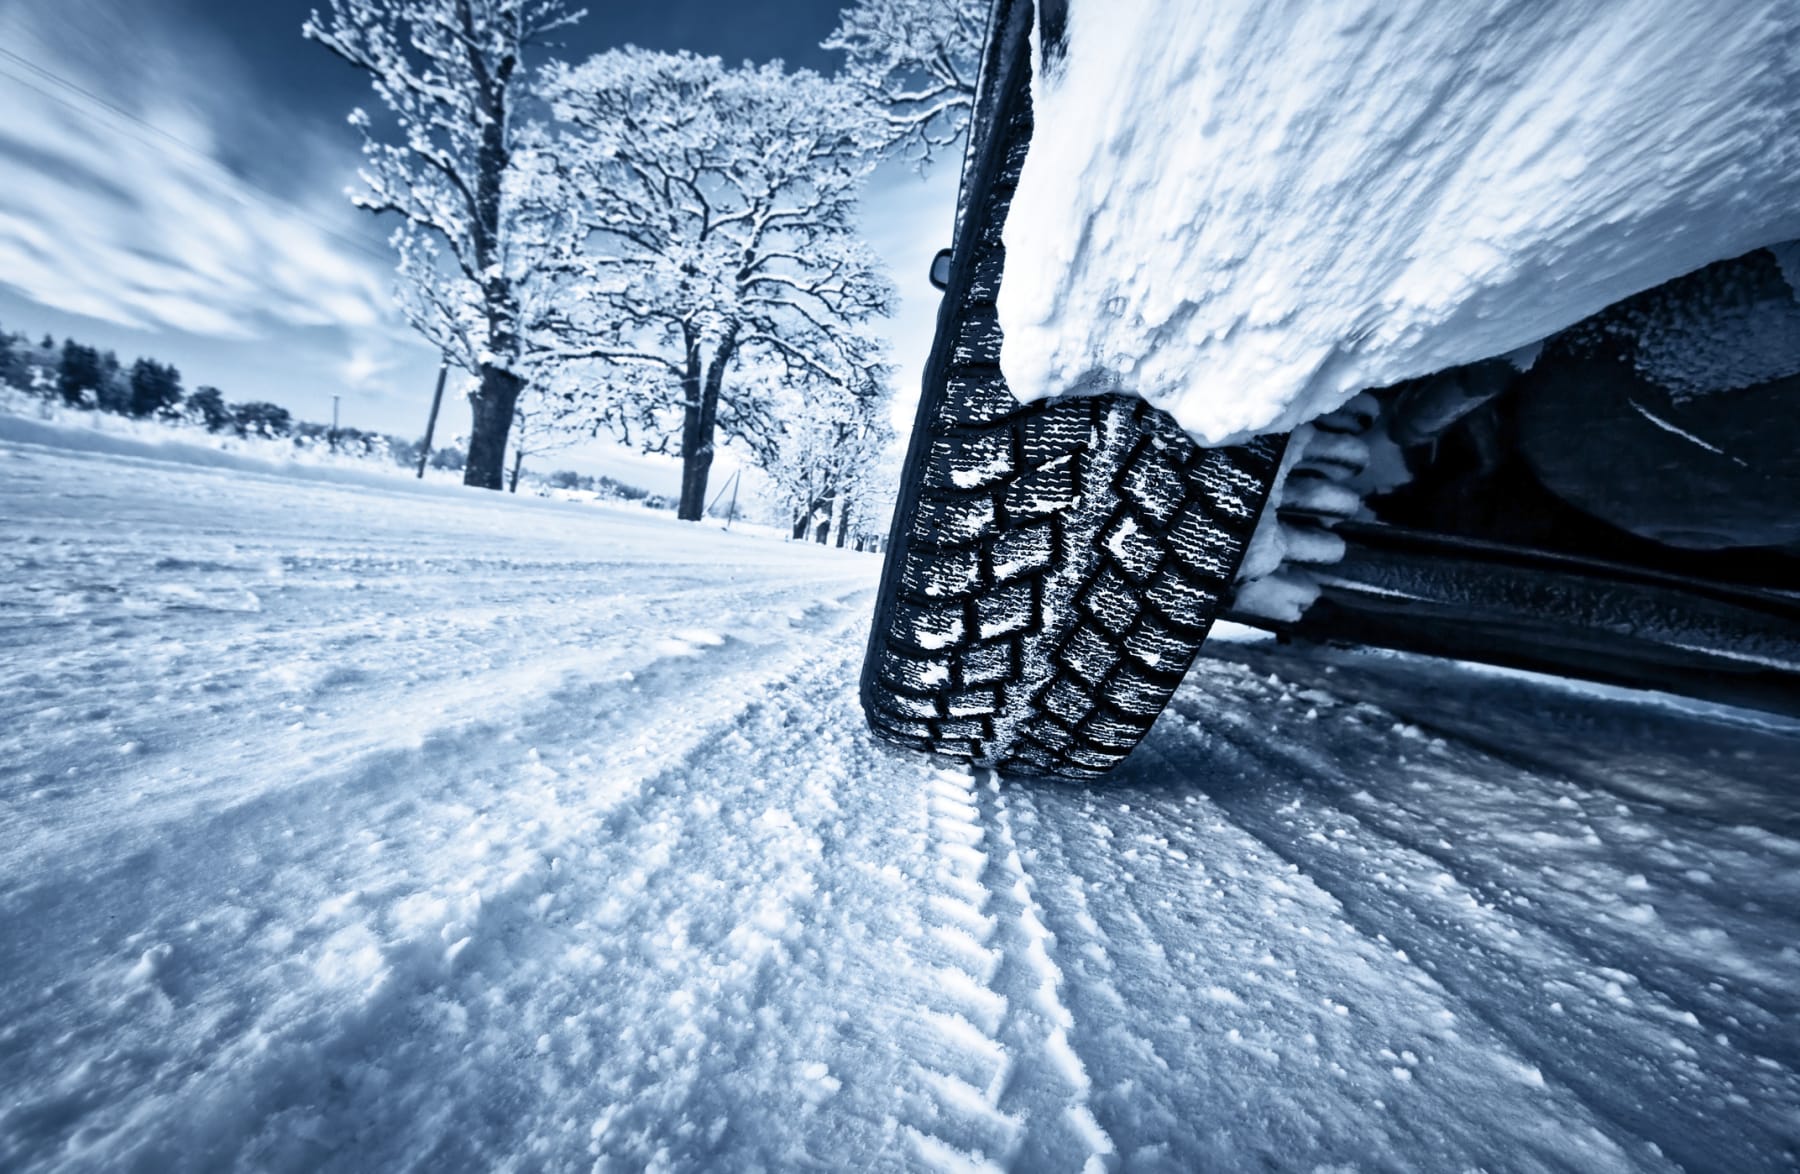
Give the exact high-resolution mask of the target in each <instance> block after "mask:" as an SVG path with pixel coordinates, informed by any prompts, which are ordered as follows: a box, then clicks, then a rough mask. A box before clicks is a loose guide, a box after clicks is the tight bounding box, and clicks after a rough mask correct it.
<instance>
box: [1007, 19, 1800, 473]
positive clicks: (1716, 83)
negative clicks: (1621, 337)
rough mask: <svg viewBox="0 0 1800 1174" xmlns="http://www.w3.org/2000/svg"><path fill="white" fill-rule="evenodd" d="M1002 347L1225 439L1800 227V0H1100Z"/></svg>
mask: <svg viewBox="0 0 1800 1174" xmlns="http://www.w3.org/2000/svg"><path fill="white" fill-rule="evenodd" d="M1069 9H1070V12H1069V18H1068V30H1067V52H1066V54H1065V55H1064V56H1063V57H1062V59H1061V64H1053V65H1052V66H1051V67H1049V68H1048V69H1046V70H1043V71H1041V73H1040V75H1039V76H1037V77H1035V78H1034V79H1033V87H1034V89H1033V102H1034V106H1035V112H1036V125H1037V127H1038V130H1037V132H1036V134H1035V135H1034V138H1033V141H1032V145H1031V152H1030V154H1029V156H1028V157H1027V159H1026V161H1025V169H1024V173H1023V175H1022V176H1021V179H1020V184H1019V190H1018V194H1017V197H1016V198H1015V199H1014V201H1013V203H1012V206H1011V211H1010V213H1009V217H1008V221H1007V225H1006V234H1005V236H1006V246H1007V263H1006V264H1007V268H1006V278H1005V281H1004V283H1003V285H1002V287H1001V290H1000V296H999V307H1000V320H1001V325H1002V327H1003V328H1004V331H1005V338H1006V341H1005V346H1004V351H1003V355H1002V363H1003V366H1004V367H1005V370H1006V375H1007V380H1008V382H1009V384H1010V385H1011V387H1012V388H1013V390H1014V391H1015V393H1017V394H1019V395H1020V396H1021V397H1022V398H1025V399H1035V398H1039V397H1043V396H1049V395H1056V394H1062V393H1065V392H1071V391H1113V390H1125V391H1129V392H1133V393H1136V394H1138V395H1141V396H1143V397H1144V398H1146V399H1148V400H1150V401H1151V402H1153V403H1156V404H1158V405H1159V406H1161V407H1163V408H1165V409H1167V410H1168V411H1169V412H1170V413H1171V414H1172V415H1173V416H1174V417H1175V418H1176V419H1177V420H1178V421H1180V423H1181V424H1182V426H1183V427H1185V428H1186V429H1187V430H1188V431H1189V432H1190V433H1191V434H1193V435H1194V437H1195V438H1196V439H1197V440H1199V441H1200V442H1201V443H1205V444H1222V443H1227V442H1229V441H1232V440H1235V439H1241V438H1243V437H1246V436H1249V435H1253V434H1257V433H1262V432H1269V431H1286V430H1289V429H1291V428H1293V427H1295V426H1296V425H1298V424H1300V423H1303V422H1305V421H1306V420H1309V419H1312V418H1314V417H1316V416H1318V415H1320V414H1322V413H1324V412H1327V411H1330V410H1331V409H1333V408H1335V407H1336V406H1338V405H1339V404H1341V403H1343V402H1344V401H1345V400H1347V399H1348V398H1349V397H1350V396H1352V395H1354V394H1355V393H1356V392H1357V391H1358V390H1359V389H1362V388H1368V387H1382V386H1387V385H1389V384H1392V383H1395V382H1398V381H1400V380H1402V379H1408V378H1413V377H1417V376H1421V375H1426V374H1430V373H1431V372H1433V371H1438V370H1441V369H1443V368H1445V367H1449V366H1453V365H1456V364H1460V363H1467V362H1473V361H1475V360H1478V359H1483V358H1489V357H1493V356H1498V355H1504V354H1507V353H1508V352H1512V351H1514V350H1516V349H1517V348H1520V347H1522V346H1525V345H1527V344H1530V343H1532V342H1533V341H1534V340H1537V339H1541V338H1543V337H1545V336H1547V335H1549V334H1551V333H1553V332H1555V331H1557V330H1559V329H1562V328H1564V327H1567V326H1570V325H1572V324H1574V323H1575V322H1577V321H1579V320H1580V319H1582V318H1584V317H1586V316H1587V315H1589V314H1592V313H1594V312H1595V311H1597V310H1600V309H1601V308H1603V307H1605V306H1607V305H1609V304H1611V303H1612V302H1614V301H1617V300H1618V299H1620V298H1623V297H1626V296H1628V295H1631V294H1634V293H1637V292H1639V291H1642V290H1645V289H1648V288H1650V287H1652V286H1655V285H1657V284H1659V283H1661V282H1663V281H1667V280H1669V279H1671V278H1674V277H1677V276H1680V275H1681V274H1684V273H1687V272H1691V271H1692V270H1694V269H1697V268H1699V267H1701V266H1702V265H1705V264H1708V263H1710V262H1713V261H1719V260H1723V259H1725V258H1728V257H1735V256H1738V255H1740V254H1742V253H1745V252H1748V251H1749V250H1751V249H1755V248H1759V247H1763V246H1767V245H1773V244H1777V243H1779V242H1783V241H1788V240H1791V239H1793V238H1795V237H1800V13H1797V12H1796V9H1795V7H1794V5H1793V4H1792V3H1791V0H1554V2H1550V0H1545V2H1533V3H1525V4H1520V3H1516V2H1514V0H1481V2H1480V3H1474V4H1443V3H1434V2H1433V0H1398V2H1396V0H1355V2H1352V3H1338V4H1314V3H1307V2H1305V0H1277V2H1267V0H1220V2H1217V3H1207V4H1191V5H1183V4H1175V5H1171V4H1167V3H1161V2H1159V0H1072V2H1071V3H1070V5H1069Z"/></svg>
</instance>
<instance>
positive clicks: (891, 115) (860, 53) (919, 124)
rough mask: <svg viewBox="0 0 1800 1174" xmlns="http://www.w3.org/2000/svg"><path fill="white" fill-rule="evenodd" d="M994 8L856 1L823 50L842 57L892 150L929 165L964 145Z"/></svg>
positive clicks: (954, 1) (970, 0)
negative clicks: (935, 157) (938, 154)
mask: <svg viewBox="0 0 1800 1174" xmlns="http://www.w3.org/2000/svg"><path fill="white" fill-rule="evenodd" d="M987 11H988V0H855V3H853V4H851V5H850V7H848V8H846V9H845V10H844V14H843V18H842V19H841V20H840V21H839V22H838V27H837V31H836V32H834V33H832V34H831V36H830V37H828V38H826V40H825V42H824V45H823V47H824V48H826V49H838V50H841V51H843V53H844V54H845V57H846V60H845V63H844V72H843V76H844V78H845V80H847V81H849V82H850V83H851V84H852V85H854V86H856V87H857V88H858V89H859V90H861V91H862V93H863V94H864V95H866V96H867V97H868V98H869V99H870V100H871V102H872V103H873V105H874V106H875V107H876V108H877V109H878V110H879V111H880V112H881V117H882V120H883V122H884V123H885V125H886V127H887V134H888V143H887V146H888V148H889V149H890V150H892V151H895V152H898V153H902V154H905V155H906V156H908V157H910V158H913V159H916V160H918V161H919V162H921V163H923V162H924V161H925V160H926V159H929V158H930V157H931V155H932V153H933V152H935V151H937V150H939V149H941V148H943V147H948V146H952V145H954V144H956V143H958V142H960V141H961V140H962V137H963V135H964V134H965V133H966V132H967V130H968V125H969V114H970V111H971V110H972V109H973V108H974V105H975V78H976V74H977V73H978V72H979V69H980V64H981V50H982V45H983V43H984V38H985V33H986V29H987Z"/></svg>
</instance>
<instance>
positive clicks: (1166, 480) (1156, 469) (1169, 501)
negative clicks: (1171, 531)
mask: <svg viewBox="0 0 1800 1174" xmlns="http://www.w3.org/2000/svg"><path fill="white" fill-rule="evenodd" d="M1165 452H1166V450H1164V449H1161V448H1158V447H1157V446H1156V445H1154V444H1146V445H1144V447H1143V448H1142V449H1140V450H1139V452H1138V455H1137V456H1136V458H1135V459H1133V460H1132V461H1131V463H1130V464H1128V465H1127V466H1126V467H1125V468H1124V470H1122V471H1121V472H1120V474H1119V491H1120V492H1121V493H1122V494H1123V495H1124V496H1125V499H1126V500H1127V501H1129V502H1131V504H1132V505H1134V506H1136V507H1137V508H1138V509H1139V510H1141V511H1142V512H1143V513H1144V514H1145V515H1146V516H1148V517H1149V518H1151V519H1152V520H1154V521H1155V522H1156V524H1157V525H1158V526H1167V525H1168V524H1169V523H1170V522H1171V521H1173V520H1174V518H1175V515H1176V513H1177V512H1179V511H1180V509H1181V506H1182V503H1183V502H1184V501H1185V500H1186V498H1187V479H1186V478H1185V477H1183V476H1182V474H1181V470H1180V469H1177V468H1176V467H1175V466H1174V465H1173V464H1171V463H1170V462H1169V460H1168V458H1167V457H1166V455H1165Z"/></svg>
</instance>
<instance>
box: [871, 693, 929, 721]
mask: <svg viewBox="0 0 1800 1174" xmlns="http://www.w3.org/2000/svg"><path fill="white" fill-rule="evenodd" d="M881 708H882V709H884V710H886V711H887V712H888V714H890V715H891V716H893V717H895V718H897V719H899V720H901V721H908V720H924V719H926V718H936V717H942V716H943V714H941V713H939V712H938V700H937V698H936V697H914V696H912V695H911V694H908V693H890V694H888V695H887V696H886V697H883V698H882V699H881Z"/></svg>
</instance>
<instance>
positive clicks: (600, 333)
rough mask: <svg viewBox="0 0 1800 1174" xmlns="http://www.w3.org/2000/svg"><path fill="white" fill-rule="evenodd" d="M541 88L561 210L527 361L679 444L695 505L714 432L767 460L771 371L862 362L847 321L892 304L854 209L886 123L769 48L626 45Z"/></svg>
mask: <svg viewBox="0 0 1800 1174" xmlns="http://www.w3.org/2000/svg"><path fill="white" fill-rule="evenodd" d="M543 93H544V95H545V97H546V98H547V99H548V100H549V102H550V103H551V106H552V109H553V110H554V112H555V114H556V116H557V118H558V119H559V120H561V121H562V123H563V129H562V132H561V134H560V136H559V138H558V139H557V141H556V143H555V145H554V147H553V148H551V151H552V153H553V154H554V155H555V157H556V163H557V168H558V174H559V176H560V178H561V180H562V183H563V188H562V190H563V191H564V193H566V196H567V199H566V200H565V201H564V205H563V206H564V207H567V208H570V209H573V211H572V212H571V213H570V214H569V215H568V216H567V217H566V220H567V221H568V223H569V226H570V231H569V233H568V234H567V235H566V236H565V238H564V248H563V250H562V252H561V254H560V257H559V261H558V263H557V264H556V266H555V267H554V269H555V272H556V273H557V274H558V276H559V278H560V280H561V285H560V286H559V289H558V296H557V297H556V298H555V299H553V300H549V301H547V302H546V303H545V307H544V313H543V314H542V316H541V317H539V318H537V319H536V320H535V321H534V326H535V327H536V329H537V331H538V334H539V337H540V338H541V339H542V340H543V341H542V343H541V346H540V349H539V350H538V351H537V352H536V354H535V358H537V359H538V360H539V361H541V362H543V363H544V364H546V365H551V366H557V367H561V368H562V369H563V383H564V386H565V388H566V396H565V410H566V411H572V412H576V413H578V414H584V415H585V416H586V417H587V418H588V419H589V420H591V421H593V422H594V424H595V426H597V427H604V428H606V429H608V430H610V431H612V432H613V433H615V434H616V435H618V436H619V437H620V438H622V439H624V440H626V441H628V442H630V443H635V444H637V445H639V446H640V447H642V448H644V449H645V450H646V451H652V452H669V453H674V454H676V455H679V456H680V457H681V459H682V491H681V503H680V511H679V512H680V516H681V517H683V518H685V519H688V520H698V519H699V518H700V516H701V513H702V511H703V510H704V508H705V505H706V486H707V478H708V475H709V472H710V470H711V466H712V459H713V448H714V444H715V442H716V440H717V439H718V438H719V437H721V436H722V437H723V438H725V439H726V440H734V441H737V442H739V443H741V444H743V445H744V446H745V447H747V448H748V449H749V451H750V453H751V456H752V458H753V459H755V460H756V461H757V462H758V463H763V462H765V461H768V460H772V459H773V455H774V453H775V450H776V448H777V445H778V443H779V438H780V435H781V430H782V413H781V408H780V401H781V397H780V396H779V395H778V394H776V393H777V392H778V391H779V390H780V388H781V387H782V386H784V385H786V386H790V387H800V386H813V387H838V388H843V387H849V386H851V385H852V384H855V383H857V382H858V381H859V380H862V379H864V378H865V376H864V373H863V369H864V368H865V367H866V365H867V354H868V351H869V347H870V345H871V344H870V342H869V340H868V338H867V337H866V336H865V335H864V334H862V333H861V331H860V330H859V327H860V326H861V324H863V323H865V322H867V321H868V320H869V319H871V318H872V317H875V316H878V315H885V314H887V313H889V312H890V310H891V306H892V300H893V292H892V289H891V287H890V286H889V284H888V282H887V280H886V278H885V277H884V276H883V274H882V272H881V269H880V266H879V263H878V262H877V260H876V258H875V256H874V254H873V253H872V252H871V251H870V250H869V248H868V246H867V245H866V244H865V243H864V242H863V241H862V239H861V237H860V236H859V235H858V233H857V231H856V227H855V224H854V212H855V207H856V200H857V196H858V194H859V191H860V188H861V184H862V181H863V179H864V177H865V176H866V175H867V174H868V172H869V170H870V169H871V168H872V166H873V158H874V151H875V149H876V147H877V146H878V144H879V142H880V139H881V128H880V127H878V126H877V125H876V123H875V121H874V120H873V119H872V118H871V117H870V115H869V109H868V104H867V102H866V101H865V100H864V99H863V97H862V96H861V95H860V94H859V93H858V92H856V91H855V90H854V89H853V88H851V87H849V86H847V85H844V84H841V83H838V82H834V81H829V80H827V79H825V78H822V77H820V76H818V75H817V74H814V73H811V72H807V71H796V72H789V71H787V70H785V69H784V68H783V67H782V66H781V65H780V63H778V62H777V63H772V64H769V65H763V66H750V65H746V66H743V67H740V68H727V67H725V66H724V65H723V64H721V63H720V61H719V60H718V59H717V58H712V57H699V56H696V55H694V54H691V53H675V54H671V53H656V52H649V51H645V50H640V49H624V50H618V51H615V52H610V53H604V54H601V55H600V56H597V57H594V58H592V59H591V60H589V61H587V62H586V63H584V64H582V65H580V66H574V67H570V66H554V67H551V68H550V69H548V70H546V72H545V84H544V88H543ZM572 364H599V365H602V366H603V367H605V368H611V371H610V372H606V371H603V372H601V373H600V374H599V375H598V376H597V377H583V376H582V375H581V374H580V371H579V369H577V370H576V371H575V374H574V376H573V377H570V375H569V369H570V365H572ZM771 371H778V372H779V373H780V375H781V376H782V378H775V377H773V376H772V375H771V374H770V373H771ZM622 374H628V375H629V377H625V378H621V377H620V376H621V375H622ZM740 376H742V377H740Z"/></svg>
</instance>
